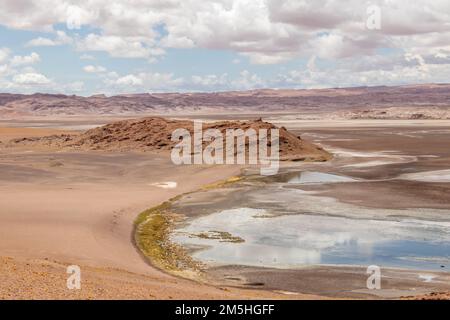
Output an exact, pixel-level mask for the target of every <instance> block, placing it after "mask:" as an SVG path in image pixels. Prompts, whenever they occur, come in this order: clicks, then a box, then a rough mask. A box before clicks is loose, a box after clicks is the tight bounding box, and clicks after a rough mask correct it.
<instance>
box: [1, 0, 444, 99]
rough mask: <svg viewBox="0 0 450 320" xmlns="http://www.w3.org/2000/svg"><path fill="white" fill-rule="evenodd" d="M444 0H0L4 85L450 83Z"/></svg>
mask: <svg viewBox="0 0 450 320" xmlns="http://www.w3.org/2000/svg"><path fill="white" fill-rule="evenodd" d="M449 78H450V1H449V0H433V1H429V0H426V1H425V0H416V1H411V0H409V1H407V0H397V1H395V0H378V1H377V0H374V1H364V0H348V1H345V0H323V1H320V0H311V1H308V0H127V1H114V0H107V1H106V0H77V1H72V0H0V92H11V93H34V92H48V93H64V94H76V95H84V96H88V95H92V94H99V93H103V94H107V95H113V94H120V93H137V92H139V93H143V92H198V91H207V92H215V91H228V90H250V89H258V88H295V89H297V88H305V89H309V88H326V87H349V86H376V85H403V84H417V83H447V82H450V79H449Z"/></svg>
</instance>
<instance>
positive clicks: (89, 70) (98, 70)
mask: <svg viewBox="0 0 450 320" xmlns="http://www.w3.org/2000/svg"><path fill="white" fill-rule="evenodd" d="M83 70H84V71H85V72H87V73H102V72H106V71H107V70H106V68H105V67H102V66H93V65H87V66H85V67H83Z"/></svg>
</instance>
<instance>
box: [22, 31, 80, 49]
mask: <svg viewBox="0 0 450 320" xmlns="http://www.w3.org/2000/svg"><path fill="white" fill-rule="evenodd" d="M72 41H73V39H72V38H71V37H69V36H68V35H67V34H66V33H65V32H64V31H60V30H58V31H56V37H55V38H54V39H49V38H44V37H38V38H35V39H32V40H30V41H28V42H27V43H26V44H25V46H26V47H54V46H59V45H64V44H70V43H72Z"/></svg>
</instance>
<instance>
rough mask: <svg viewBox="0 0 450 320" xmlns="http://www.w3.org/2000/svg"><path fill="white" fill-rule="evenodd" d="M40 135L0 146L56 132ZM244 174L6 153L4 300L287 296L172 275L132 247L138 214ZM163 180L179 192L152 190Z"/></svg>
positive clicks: (1, 228) (0, 264)
mask: <svg viewBox="0 0 450 320" xmlns="http://www.w3.org/2000/svg"><path fill="white" fill-rule="evenodd" d="M39 130H40V129H1V130H0V134H1V136H0V140H1V139H8V138H11V137H17V136H22V135H29V134H30V133H33V134H34V135H37V134H42V135H48V134H49V133H55V132H51V130H49V129H43V130H42V131H39ZM239 171H240V168H239V167H236V166H230V167H223V166H222V167H203V166H186V167H180V166H175V165H173V164H172V163H171V162H170V159H168V157H167V155H161V154H100V153H46V152H43V151H39V150H34V151H32V150H19V151H14V150H7V149H0V208H1V209H0V256H1V257H2V258H1V260H0V283H1V285H0V298H4V299H5V298H6V299H8V298H13V299H22V298H31V299H42V298H43V299H47V298H57V299H59V298H70V299H71V298H82V299H97V298H113V299H114V298H142V299H146V298H163V299H165V298H174V299H175V298H195V299H210V298H243V299H245V298H249V299H250V298H257V297H258V298H281V297H282V295H279V294H274V293H271V292H263V291H250V290H238V289H227V288H215V287H210V286H205V285H201V284H198V283H195V282H192V281H188V280H183V279H178V278H174V277H172V276H169V275H167V274H165V273H163V272H161V271H159V270H156V269H155V268H153V267H151V266H149V264H148V263H147V262H146V261H145V259H143V257H142V256H141V255H140V254H139V252H138V251H137V250H136V248H135V247H134V245H133V243H132V231H133V221H134V219H135V218H136V216H137V215H138V214H139V213H140V212H141V211H143V210H145V209H147V208H149V207H152V206H154V205H157V204H159V203H161V202H163V201H165V200H167V199H169V198H171V197H173V196H175V195H178V194H180V193H184V192H187V191H193V190H195V189H197V188H199V187H201V186H202V185H205V184H208V183H212V182H216V181H219V180H222V179H225V178H227V177H229V176H232V175H235V174H238V173H239ZM194 177H195V178H194ZM159 182H176V183H177V186H176V188H162V187H159V186H157V185H156V186H155V185H152V184H154V183H159ZM74 264H75V265H79V266H80V267H81V270H82V279H85V280H83V282H82V290H80V291H76V290H75V291H69V290H68V289H67V288H66V279H67V277H68V275H67V274H66V267H67V266H68V265H74ZM305 297H308V296H305Z"/></svg>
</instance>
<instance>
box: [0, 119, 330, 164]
mask: <svg viewBox="0 0 450 320" xmlns="http://www.w3.org/2000/svg"><path fill="white" fill-rule="evenodd" d="M178 128H184V129H187V130H188V131H189V132H190V133H191V135H192V136H193V122H191V121H181V120H167V119H163V118H157V117H148V118H140V119H133V120H124V121H118V122H114V123H111V124H107V125H105V126H102V127H98V128H94V129H91V130H88V131H86V132H84V133H82V134H79V135H56V136H48V137H38V138H21V139H14V140H11V141H10V142H9V143H8V146H9V147H12V146H27V147H50V148H58V149H65V150H101V151H115V152H117V151H118V152H129V151H141V152H142V151H144V152H145V151H169V150H171V149H172V148H173V147H174V146H175V145H176V143H177V142H173V141H172V140H171V136H172V132H173V131H174V130H175V129H178ZM249 128H252V129H254V130H255V131H256V132H259V129H274V128H276V127H275V126H274V125H273V124H271V123H268V122H263V121H261V120H256V121H222V122H214V123H204V124H203V130H207V129H218V130H219V131H220V132H221V133H222V134H223V136H225V131H226V130H227V129H242V130H244V131H245V130H247V129H249ZM279 135H280V138H279V141H280V158H281V159H282V160H294V161H303V160H310V161H326V160H328V159H330V158H331V155H330V154H329V153H328V152H326V151H325V150H323V149H322V148H321V147H319V146H316V145H314V144H312V143H310V142H308V141H305V140H303V139H301V138H300V137H298V136H295V135H294V134H292V133H290V132H288V131H287V130H286V129H285V128H280V131H279ZM207 144H209V142H205V143H204V146H206V145H207ZM246 149H247V150H248V141H246ZM268 149H269V150H270V142H269V143H268Z"/></svg>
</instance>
